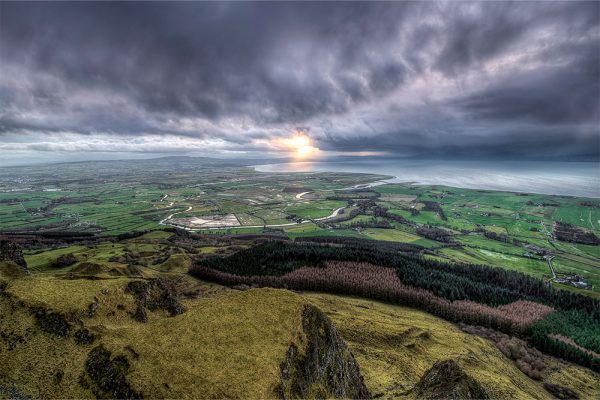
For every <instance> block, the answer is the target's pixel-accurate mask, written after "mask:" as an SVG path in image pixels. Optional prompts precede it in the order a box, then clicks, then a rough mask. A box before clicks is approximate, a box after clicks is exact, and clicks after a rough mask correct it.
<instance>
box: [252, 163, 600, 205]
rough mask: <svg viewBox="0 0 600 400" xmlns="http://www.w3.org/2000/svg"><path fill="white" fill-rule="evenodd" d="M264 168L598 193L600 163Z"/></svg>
mask: <svg viewBox="0 0 600 400" xmlns="http://www.w3.org/2000/svg"><path fill="white" fill-rule="evenodd" d="M255 168H256V170H257V171H262V172H359V173H372V174H381V175H391V176H394V177H395V178H393V179H389V180H387V182H412V183H415V184H424V185H447V186H454V187H460V188H467V189H486V190H503V191H513V192H526V193H544V194H556V195H567V196H580V197H600V162H554V161H503V162H499V161H447V160H431V161H430V160H398V159H385V158H383V159H373V158H369V159H353V160H351V161H349V160H340V161H311V162H289V163H283V164H266V165H257V166H255Z"/></svg>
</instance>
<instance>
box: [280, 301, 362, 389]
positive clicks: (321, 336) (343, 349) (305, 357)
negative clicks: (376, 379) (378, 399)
mask: <svg viewBox="0 0 600 400" xmlns="http://www.w3.org/2000/svg"><path fill="white" fill-rule="evenodd" d="M302 329H303V332H304V335H305V337H306V348H303V349H298V347H297V346H296V345H294V344H292V345H291V346H290V347H289V349H288V351H287V355H286V359H285V361H284V362H283V363H282V364H281V366H280V370H281V384H280V385H279V387H278V388H277V391H278V395H279V396H280V397H281V398H284V399H293V398H303V399H306V398H331V397H336V398H353V399H365V398H371V394H370V392H369V390H368V389H367V387H366V386H365V383H364V380H363V377H362V375H361V373H360V369H359V366H358V363H357V362H356V360H355V359H354V356H353V355H352V353H351V352H350V350H349V349H348V346H347V345H346V343H345V342H344V340H343V339H342V337H341V336H340V335H339V334H338V332H337V330H336V329H335V327H334V326H333V324H332V322H331V320H330V319H329V318H328V317H327V316H326V315H325V314H323V312H322V311H321V310H319V309H318V308H317V307H315V306H313V305H307V306H305V308H304V311H303V315H302Z"/></svg>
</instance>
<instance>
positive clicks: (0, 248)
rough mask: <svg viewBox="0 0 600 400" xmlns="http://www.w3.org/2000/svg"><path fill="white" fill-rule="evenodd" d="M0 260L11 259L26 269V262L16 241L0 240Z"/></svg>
mask: <svg viewBox="0 0 600 400" xmlns="http://www.w3.org/2000/svg"><path fill="white" fill-rule="evenodd" d="M0 261H12V262H14V263H15V264H17V265H18V266H19V267H21V268H23V269H24V270H27V262H26V261H25V258H24V257H23V252H22V251H21V249H20V248H19V246H17V244H16V243H13V242H11V241H10V240H0Z"/></svg>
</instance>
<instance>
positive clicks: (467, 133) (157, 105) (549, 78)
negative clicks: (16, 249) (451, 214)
mask: <svg viewBox="0 0 600 400" xmlns="http://www.w3.org/2000/svg"><path fill="white" fill-rule="evenodd" d="M599 25H600V4H599V3H597V2H544V3H541V2H485V3H484V2H482V3H466V2H460V3H458V2H449V3H431V2H422V3H420V2H406V3H384V2H374V3H358V2H351V3H341V2H328V3H316V2H310V3H294V2H285V3H284V2H282V3H272V2H260V3H246V2H245V3H235V2H222V3H197V2H178V3H160V2H151V3H150V2H148V3H136V2H127V3H115V2H106V3H104V2H102V3H90V2H79V3H54V2H53V3H10V2H3V3H0V67H1V69H2V71H1V72H2V74H0V75H1V76H0V135H2V136H0V145H1V144H2V142H7V141H8V140H11V141H13V142H14V141H15V139H14V138H15V135H18V134H27V135H28V136H27V137H29V138H33V139H31V140H32V141H35V140H39V141H40V142H43V143H50V142H51V141H52V140H51V138H52V137H53V136H52V135H59V134H67V133H68V134H74V135H77V134H80V135H82V138H81V139H80V140H82V141H85V140H92V139H86V137H88V138H92V137H100V136H101V135H119V136H122V137H130V138H132V139H134V138H136V137H147V136H151V137H156V138H157V139H151V140H145V141H143V146H148V143H152V142H153V140H155V141H158V140H159V139H158V138H160V137H161V136H164V137H165V141H167V139H166V138H167V137H169V138H172V137H174V136H175V137H177V136H179V137H183V138H198V139H202V140H206V141H207V143H208V142H210V141H211V140H212V141H213V142H215V141H219V143H221V144H219V146H225V147H226V148H228V146H229V147H230V148H233V149H241V148H243V147H244V146H246V148H248V149H250V150H252V149H254V150H261V149H262V147H261V145H257V144H256V142H257V141H261V140H262V141H265V140H268V139H269V138H271V137H273V136H277V135H286V134H289V132H290V131H291V130H293V129H294V127H296V126H306V127H308V128H310V132H311V135H313V136H314V137H315V139H316V140H317V143H318V144H319V145H320V146H322V147H323V148H324V149H327V150H332V151H348V150H349V149H352V151H365V150H374V151H380V150H385V151H388V152H392V153H394V152H395V153H398V154H424V153H427V152H431V153H435V152H438V153H455V154H463V153H465V154H467V153H470V154H473V153H482V154H484V153H485V154H492V153H494V152H495V154H497V155H504V154H505V153H511V152H512V153H518V154H527V149H532V148H536V147H538V145H539V143H540V142H543V143H545V145H544V146H545V148H546V147H547V148H548V149H547V151H548V153H552V154H554V155H557V156H559V155H561V154H563V153H564V154H578V153H594V154H598V153H599V152H600V149H598V137H599V131H598V124H599V118H600V117H599V111H598V110H599V107H600V100H599V99H600V87H599V82H600V60H599V58H598V53H599V48H598V46H599V38H600V28H599ZM83 135H85V136H83ZM3 137H4V138H5V139H2V138H3ZM55 137H58V136H55ZM64 137H65V136H64V135H63V136H62V138H63V139H62V140H66V139H64ZM6 138H9V139H6ZM36 138H37V139H36ZM49 138H50V139H49ZM169 140H171V139H169ZM13 142H11V143H13ZM104 142H105V141H104V140H100V141H99V143H104ZM169 143H170V144H169ZM169 143H166V142H165V146H167V147H168V146H169V145H172V144H173V143H172V142H169ZM222 143H225V144H222ZM95 145H97V146H101V144H97V143H96V144H95ZM208 145H210V143H209V144H207V146H208ZM10 146H13V147H14V146H16V145H15V144H14V143H13V144H10ZM52 146H54V145H52ZM52 146H51V147H52ZM65 146H66V145H65ZM69 146H70V144H69ZM143 146H142V144H140V151H144V147H143ZM67 147H68V146H67ZM75 147H76V148H79V147H78V146H75ZM151 148H152V149H154V148H155V147H154V146H151ZM174 148H179V147H178V145H177V146H174ZM219 148H221V147H219ZM494 149H495V150H494ZM152 151H154V150H152Z"/></svg>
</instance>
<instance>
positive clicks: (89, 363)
mask: <svg viewBox="0 0 600 400" xmlns="http://www.w3.org/2000/svg"><path fill="white" fill-rule="evenodd" d="M129 367H130V365H129V360H128V359H127V357H125V356H123V355H119V356H116V357H112V354H111V352H110V351H108V350H107V349H106V348H104V346H102V345H100V346H96V347H94V348H93V349H92V350H91V351H90V352H89V354H88V357H87V360H86V361H85V372H84V373H83V375H82V376H81V379H80V384H81V385H82V386H83V387H85V388H87V389H90V390H91V391H92V393H94V395H95V396H96V397H97V398H99V399H140V398H143V396H142V394H141V393H138V392H136V391H135V390H133V389H132V388H131V386H130V385H129V382H128V381H127V373H128V372H129Z"/></svg>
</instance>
